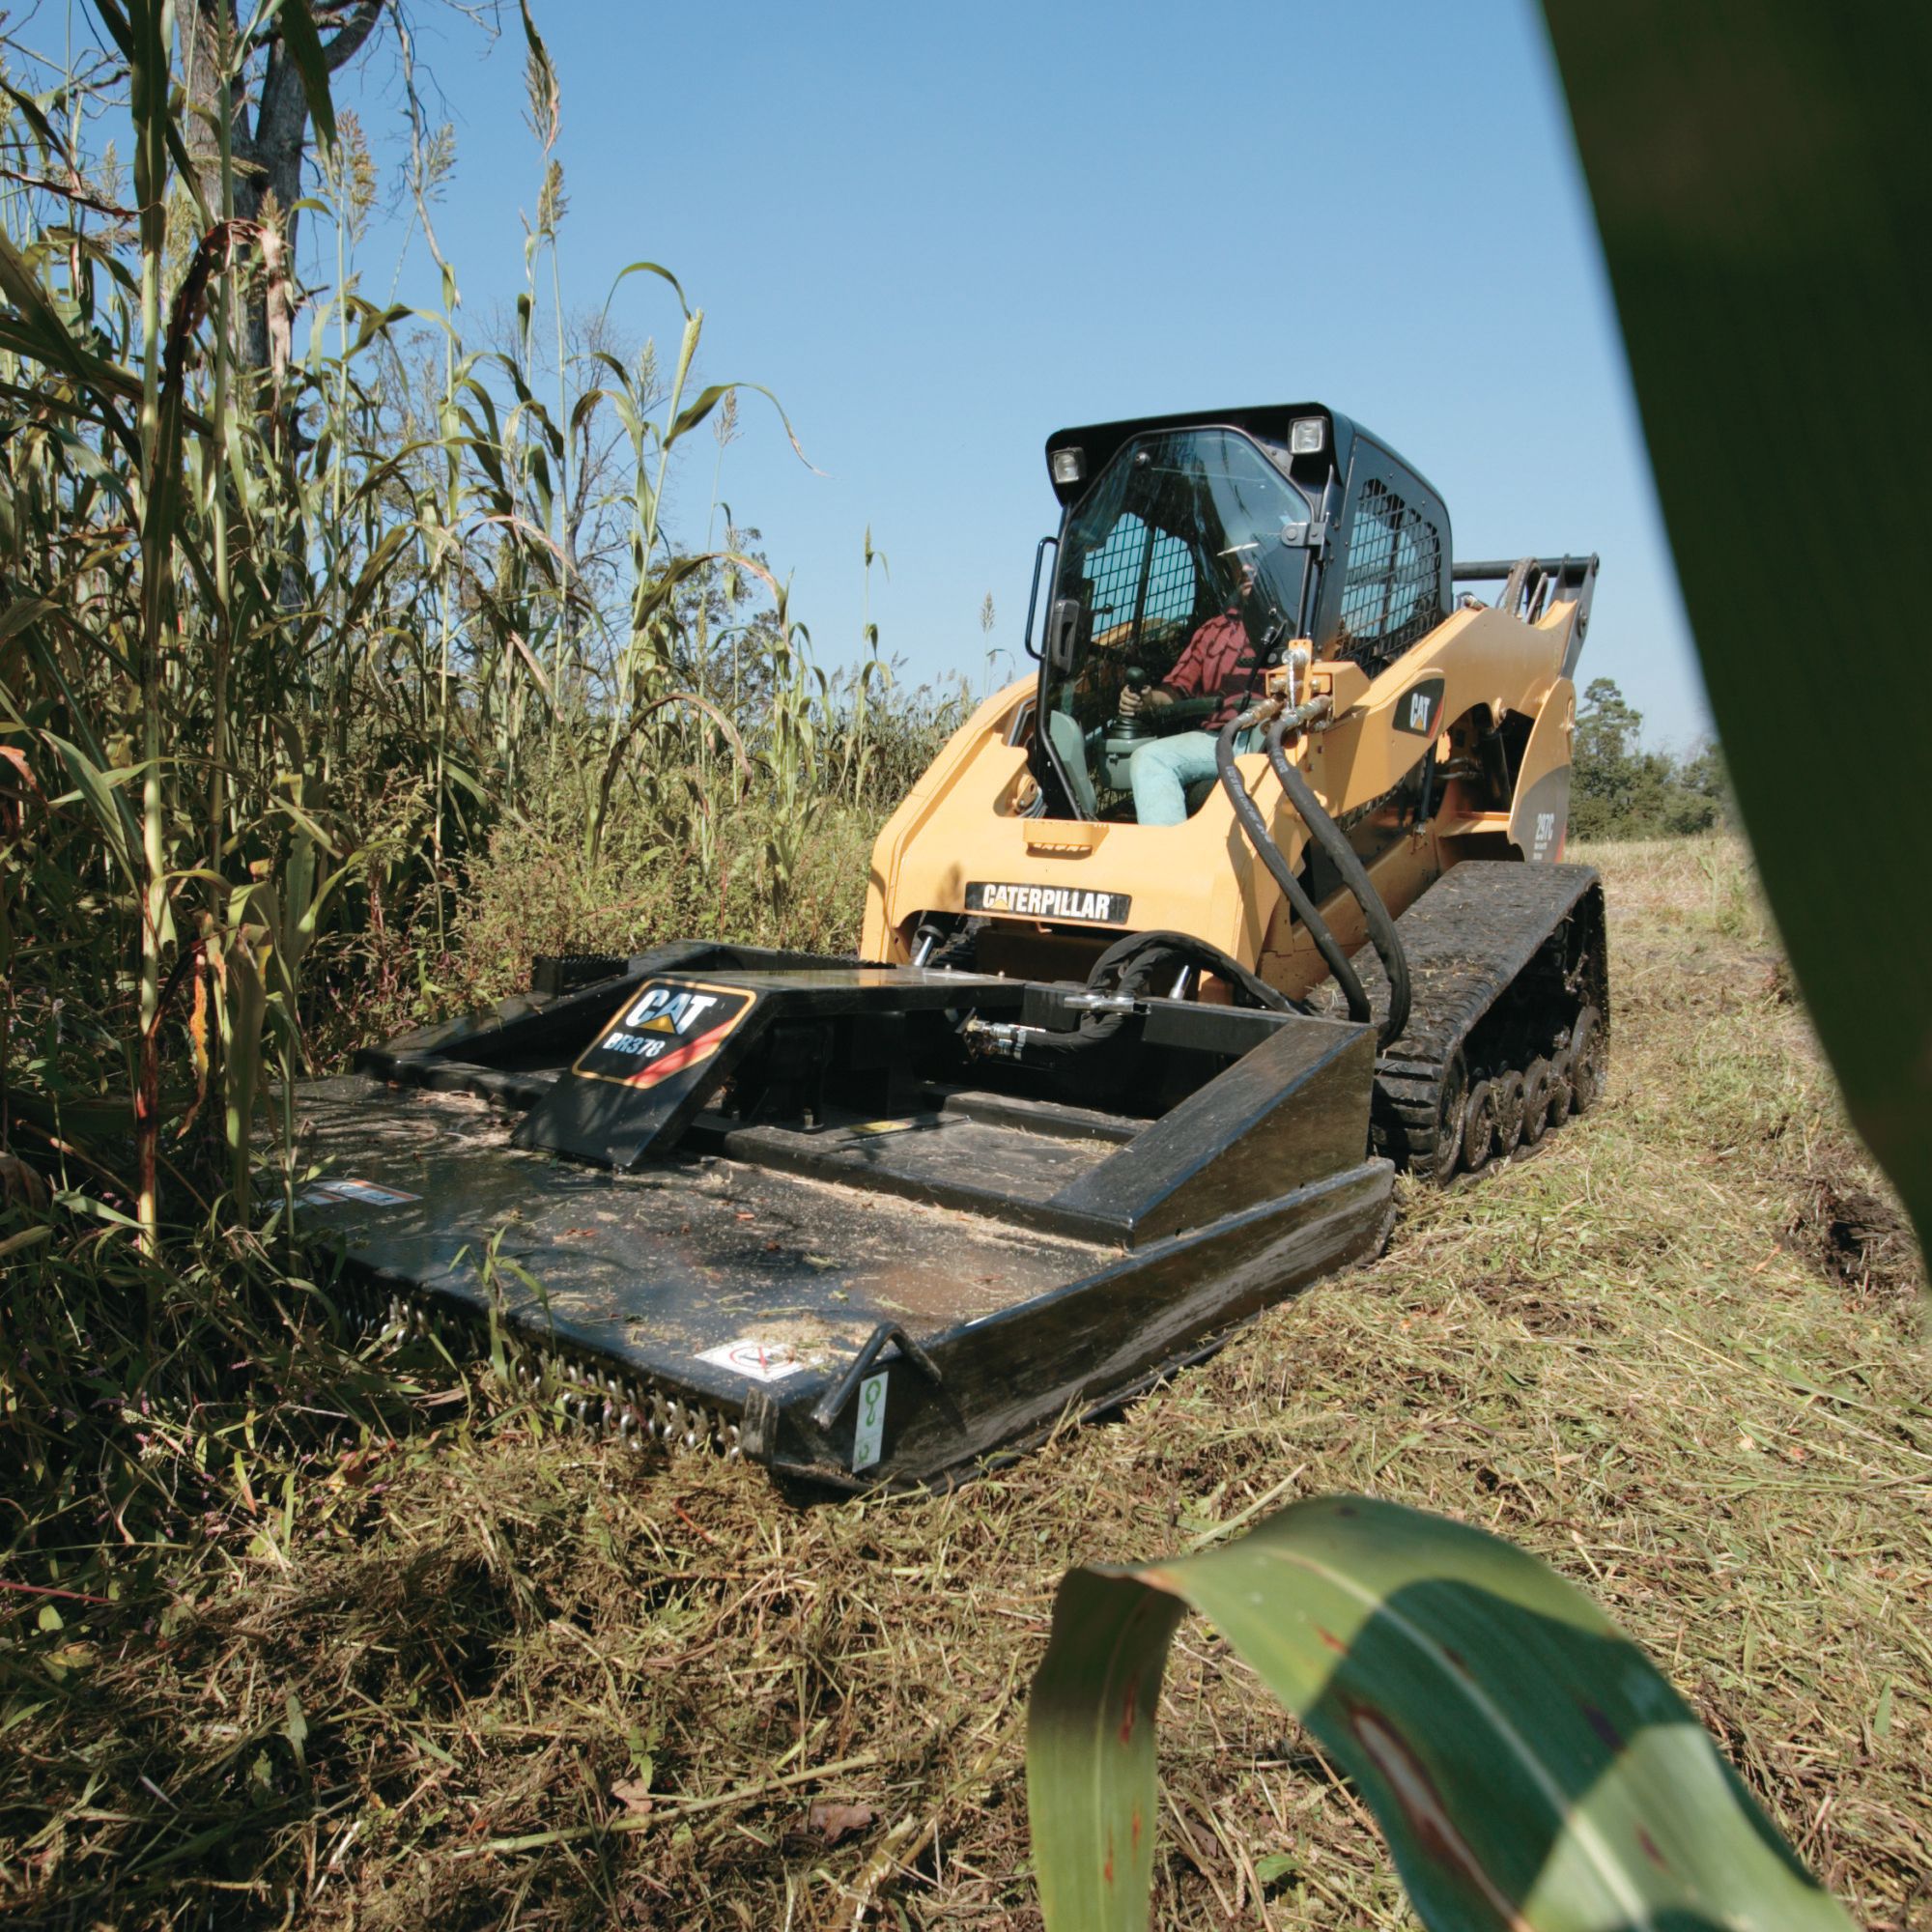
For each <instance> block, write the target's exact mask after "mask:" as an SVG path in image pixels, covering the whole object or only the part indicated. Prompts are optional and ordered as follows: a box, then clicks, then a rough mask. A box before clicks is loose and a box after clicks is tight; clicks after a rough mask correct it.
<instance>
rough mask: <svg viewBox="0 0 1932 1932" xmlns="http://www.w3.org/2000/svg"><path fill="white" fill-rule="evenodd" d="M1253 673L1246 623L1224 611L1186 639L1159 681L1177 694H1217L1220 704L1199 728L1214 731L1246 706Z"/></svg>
mask: <svg viewBox="0 0 1932 1932" xmlns="http://www.w3.org/2000/svg"><path fill="white" fill-rule="evenodd" d="M1244 660H1245V662H1244ZM1254 675H1255V653H1254V646H1253V644H1252V642H1251V640H1250V639H1249V637H1248V629H1247V626H1246V625H1245V624H1243V623H1242V622H1241V620H1240V617H1239V616H1238V615H1237V614H1236V612H1234V611H1222V613H1221V614H1220V615H1219V616H1218V617H1209V618H1208V621H1207V622H1206V623H1205V624H1203V625H1202V627H1201V628H1200V629H1199V630H1198V631H1196V632H1195V634H1194V635H1193V636H1192V637H1191V638H1189V639H1188V640H1187V648H1186V649H1185V650H1184V651H1182V652H1181V654H1180V655H1179V657H1178V658H1176V659H1175V661H1174V668H1173V669H1172V670H1171V671H1169V672H1168V674H1167V675H1166V676H1165V677H1164V678H1162V679H1161V683H1162V684H1163V685H1165V686H1166V687H1167V689H1168V690H1169V691H1171V692H1173V693H1174V695H1175V696H1177V697H1218V698H1219V699H1220V700H1221V701H1220V703H1218V704H1217V705H1216V706H1215V707H1214V709H1213V710H1212V711H1211V712H1209V713H1208V717H1207V719H1206V720H1205V721H1204V722H1203V725H1202V727H1201V728H1202V729H1203V730H1205V731H1218V730H1219V729H1220V728H1221V726H1222V725H1225V724H1226V723H1227V722H1228V720H1229V719H1231V718H1233V717H1235V716H1236V714H1237V713H1238V712H1239V711H1240V710H1241V709H1242V708H1243V707H1244V706H1245V705H1246V703H1247V700H1248V694H1249V693H1250V691H1252V689H1253V688H1254Z"/></svg>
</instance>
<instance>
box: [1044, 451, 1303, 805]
mask: <svg viewBox="0 0 1932 1932" xmlns="http://www.w3.org/2000/svg"><path fill="white" fill-rule="evenodd" d="M1309 515H1310V511H1309V506H1308V502H1307V500H1306V498H1305V497H1303V496H1302V495H1301V493H1300V492H1299V491H1298V490H1297V489H1295V487H1294V486H1293V484H1292V483H1291V482H1290V481H1289V480H1288V478H1287V477H1286V476H1284V475H1283V474H1282V472H1281V471H1280V470H1279V469H1276V468H1275V466H1274V465H1273V464H1272V463H1271V462H1270V461H1269V460H1268V459H1267V457H1266V456H1265V455H1264V453H1263V452H1262V450H1261V449H1260V448H1258V447H1257V446H1256V444H1255V443H1253V442H1252V441H1250V440H1249V439H1248V438H1247V437H1245V436H1243V435H1241V434H1240V433H1239V432H1237V431H1235V430H1227V429H1189V430H1169V431H1163V432H1159V433H1156V434H1151V435H1148V436H1144V437H1140V438H1137V439H1136V440H1133V441H1132V442H1129V443H1127V444H1125V445H1124V446H1123V447H1122V449H1121V450H1120V451H1119V452H1117V454H1116V455H1115V456H1114V458H1113V460H1112V462H1110V463H1109V464H1108V466H1107V468H1106V469H1104V470H1102V471H1101V473H1100V475H1099V476H1098V477H1096V478H1095V479H1094V485H1093V487H1092V489H1090V490H1089V491H1088V493H1087V495H1086V497H1084V498H1082V500H1081V503H1080V506H1079V508H1078V509H1077V510H1076V511H1075V512H1074V514H1073V516H1072V517H1071V519H1070V520H1069V522H1068V524H1067V526H1066V532H1065V538H1064V540H1063V542H1062V545H1061V551H1060V562H1059V567H1058V569H1057V571H1056V573H1055V582H1054V601H1053V605H1052V618H1051V623H1050V628H1049V649H1048V652H1047V656H1046V663H1045V667H1044V670H1043V673H1042V678H1041V697H1042V703H1041V713H1042V715H1043V716H1044V718H1045V720H1046V735H1047V743H1048V746H1049V747H1050V750H1051V753H1052V757H1053V762H1054V765H1055V767H1056V768H1057V770H1058V771H1059V774H1060V777H1061V780H1062V783H1063V786H1064V788H1065V792H1066V795H1067V798H1068V800H1069V801H1070V803H1071V805H1072V809H1073V811H1074V814H1075V815H1076V816H1077V817H1082V818H1089V819H1099V818H1107V819H1135V818H1138V819H1139V820H1140V821H1141V822H1142V823H1154V824H1163V823H1164V824H1172V823H1175V822H1177V821H1178V819H1179V818H1181V817H1185V816H1186V815H1187V814H1188V813H1189V812H1191V811H1192V810H1194V809H1195V808H1196V807H1197V806H1198V805H1199V804H1200V802H1201V799H1202V798H1203V797H1205V796H1206V794H1207V792H1208V790H1209V789H1211V787H1212V783H1213V775H1214V765H1213V733H1215V732H1217V731H1218V730H1219V729H1220V727H1221V725H1223V724H1225V723H1226V722H1227V721H1228V719H1230V718H1232V717H1234V716H1236V714H1237V713H1238V712H1239V711H1241V710H1242V709H1243V708H1244V706H1245V702H1246V699H1247V697H1248V696H1250V695H1251V694H1254V693H1258V692H1259V691H1260V689H1261V687H1262V676H1263V671H1264V668H1265V667H1266V665H1267V663H1268V662H1269V660H1270V659H1271V658H1273V657H1275V656H1276V655H1277V654H1278V653H1279V650H1280V648H1281V646H1282V645H1283V644H1284V643H1285V642H1286V641H1287V640H1288V639H1290V638H1291V637H1292V636H1293V634H1294V627H1295V622H1296V619H1297V617H1298V616H1299V613H1300V606H1301V591H1302V579H1303V572H1304V570H1305V568H1306V560H1307V556H1308V553H1307V551H1306V550H1305V549H1303V548H1301V547H1300V546H1299V545H1295V546H1293V547H1291V546H1289V545H1286V544H1284V543H1283V541H1282V538H1283V532H1284V531H1285V530H1287V529H1288V527H1289V526H1291V525H1296V524H1303V523H1306V522H1307V520H1308V518H1309ZM1150 746H1159V747H1160V749H1159V751H1158V752H1157V753H1156V752H1148V751H1144V749H1143V748H1145V747H1150ZM1137 753H1139V754H1141V755H1140V758H1139V762H1138V763H1136V754H1137Z"/></svg>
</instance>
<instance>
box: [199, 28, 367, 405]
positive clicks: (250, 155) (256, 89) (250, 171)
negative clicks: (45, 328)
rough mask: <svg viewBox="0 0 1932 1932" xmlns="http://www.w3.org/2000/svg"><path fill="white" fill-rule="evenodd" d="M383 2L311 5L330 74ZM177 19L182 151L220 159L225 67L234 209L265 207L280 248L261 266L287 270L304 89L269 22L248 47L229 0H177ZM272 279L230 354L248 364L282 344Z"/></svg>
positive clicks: (360, 40)
mask: <svg viewBox="0 0 1932 1932" xmlns="http://www.w3.org/2000/svg"><path fill="white" fill-rule="evenodd" d="M383 7H384V0H317V4H315V5H314V6H313V7H312V9H311V11H312V12H313V13H314V14H315V20H316V26H317V27H318V28H319V29H320V30H321V31H322V32H324V33H325V34H326V35H327V38H326V39H325V40H324V42H323V57H324V59H325V60H326V61H327V64H328V71H329V72H331V73H334V72H336V71H339V70H340V69H341V68H342V67H344V66H345V65H346V64H347V63H348V62H349V61H351V60H353V59H354V58H355V55H356V54H357V53H358V52H360V50H361V48H362V46H363V44H364V43H366V42H367V41H368V39H369V36H370V35H371V34H372V33H373V32H374V31H375V29H376V25H377V22H378V21H379V20H380V19H381V18H382V14H383ZM178 17H179V20H180V37H181V63H182V71H183V77H184V80H185V84H186V89H187V96H188V102H189V105H190V107H191V108H192V109H193V110H194V111H193V112H191V113H190V114H188V115H187V116H186V117H185V118H186V132H187V143H188V152H189V154H190V155H191V156H193V157H194V160H195V162H196V165H197V166H203V165H204V164H207V163H213V164H214V165H215V166H218V156H217V155H216V147H215V134H214V125H215V120H216V115H217V111H218V101H217V94H218V90H219V88H220V87H221V85H222V82H223V76H224V75H226V76H227V78H228V87H229V101H230V110H229V111H230V114H231V117H232V125H233V128H234V156H235V213H236V215H237V217H238V218H239V219H241V220H242V221H261V220H263V219H264V216H265V211H266V213H267V218H268V219H269V220H270V223H271V225H272V226H273V227H274V228H275V229H277V230H278V231H279V235H280V240H281V249H280V259H279V262H278V263H277V262H275V261H274V252H275V251H274V250H273V248H272V247H270V250H268V251H266V259H265V267H270V268H273V269H276V270H279V272H281V273H283V274H287V275H293V273H294V271H295V247H296V223H297V218H298V209H297V207H296V203H297V202H298V201H299V200H300V199H301V191H302V180H301V171H302V158H303V155H304V152H305V150H306V146H307V141H308V96H307V95H306V94H305V93H304V92H303V91H302V83H301V75H300V73H299V72H298V71H297V69H296V64H295V62H294V61H292V60H291V59H290V58H289V53H288V49H287V48H286V47H285V46H284V45H283V44H282V38H281V36H280V35H279V34H278V33H275V32H274V31H272V30H270V32H269V33H266V34H263V35H260V36H258V37H257V38H256V39H255V40H254V41H253V42H251V43H249V45H248V46H247V47H246V48H245V49H237V48H236V46H235V42H236V39H237V37H238V35H239V34H240V31H241V29H240V28H239V26H238V25H237V23H236V18H235V0H181V10H180V14H179V16H178ZM331 27H332V28H333V30H334V31H333V32H332V33H331V32H329V31H328V30H329V29H330V28H331ZM238 56H239V57H238ZM271 278H272V277H271V275H270V274H265V275H264V277H263V284H262V286H261V287H259V288H256V289H254V290H252V291H251V292H250V294H249V298H248V301H247V304H246V307H245V309H244V311H243V315H242V319H241V340H240V342H239V343H238V344H237V360H238V361H239V362H240V363H241V366H242V367H243V368H246V369H250V370H255V371H265V370H272V369H274V368H275V367H276V365H277V356H276V353H275V352H276V349H277V347H278V346H279V347H281V348H282V349H283V350H284V352H286V344H281V345H278V344H277V343H276V341H275V339H274V335H273V334H272V333H271V330H270V286H269V284H270V280H271Z"/></svg>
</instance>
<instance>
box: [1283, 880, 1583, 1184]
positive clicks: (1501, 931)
mask: <svg viewBox="0 0 1932 1932" xmlns="http://www.w3.org/2000/svg"><path fill="white" fill-rule="evenodd" d="M1396 933H1397V936H1398V937H1399V938H1400V939H1401V941H1402V946H1403V951H1404V952H1406V954H1407V957H1408V972H1409V984H1410V998H1411V1005H1410V1009H1409V1018H1408V1025H1407V1027H1406V1029H1405V1030H1404V1032H1403V1034H1402V1036H1401V1037H1399V1038H1397V1039H1395V1040H1393V1041H1391V1042H1390V1045H1389V1048H1388V1051H1387V1052H1385V1053H1384V1054H1382V1055H1381V1057H1380V1058H1379V1059H1378V1061H1377V1062H1376V1094H1375V1105H1374V1109H1373V1112H1372V1115H1371V1123H1372V1124H1371V1136H1372V1139H1373V1143H1374V1148H1375V1151H1376V1152H1378V1153H1380V1154H1386V1155H1387V1156H1388V1158H1389V1159H1391V1160H1393V1161H1394V1162H1395V1163H1396V1165H1397V1166H1399V1167H1407V1168H1415V1169H1417V1170H1420V1171H1422V1172H1425V1173H1427V1172H1430V1171H1433V1170H1435V1169H1436V1167H1437V1166H1438V1161H1437V1155H1438V1152H1440V1153H1441V1154H1442V1156H1443V1158H1444V1160H1445V1161H1446V1160H1447V1159H1448V1158H1449V1154H1448V1150H1447V1149H1446V1148H1438V1137H1439V1135H1440V1134H1441V1133H1442V1132H1443V1131H1453V1132H1454V1133H1456V1134H1457V1135H1459V1136H1460V1134H1461V1132H1462V1109H1461V1108H1460V1107H1459V1108H1458V1109H1457V1110H1456V1114H1457V1118H1456V1120H1455V1121H1454V1122H1449V1123H1447V1124H1446V1127H1445V1123H1444V1122H1442V1100H1443V1092H1444V1088H1445V1085H1447V1084H1449V1083H1451V1082H1456V1081H1458V1080H1459V1078H1460V1081H1461V1083H1463V1090H1464V1091H1465V1092H1466V1091H1468V1090H1469V1089H1471V1088H1473V1087H1474V1085H1475V1083H1476V1082H1477V1081H1478V1080H1481V1079H1487V1078H1491V1077H1492V1076H1494V1075H1495V1074H1498V1073H1501V1072H1504V1071H1507V1070H1508V1069H1509V1068H1512V1067H1514V1068H1517V1069H1518V1070H1520V1069H1521V1068H1522V1067H1524V1066H1526V1065H1528V1064H1529V1062H1530V1061H1531V1060H1532V1059H1533V1058H1534V1057H1535V1056H1536V1055H1538V1054H1542V1055H1546V1056H1548V1055H1550V1054H1553V1053H1554V1052H1555V1051H1557V1050H1558V1049H1559V1048H1560V1047H1562V1046H1563V1045H1565V1044H1567V1042H1568V1037H1569V1032H1570V1029H1571V1027H1572V1026H1574V1024H1575V1023H1576V1018H1577V1012H1578V1011H1579V1010H1580V1009H1582V1007H1584V1006H1585V1005H1589V1006H1593V1007H1595V1008H1596V1009H1597V1013H1598V1015H1599V1025H1600V1026H1601V1028H1602V1030H1603V1040H1604V1042H1605V1044H1606V1043H1607V1040H1608V1035H1609V1020H1610V1009H1609V990H1608V985H1607V982H1606V979H1605V971H1604V889H1603V882H1602V880H1601V878H1600V877H1599V876H1598V874H1597V872H1596V870H1595V869H1594V868H1593V867H1589V866H1530V865H1524V864H1520V863H1519V862H1515V861H1506V860H1505V861H1497V860H1485V859H1470V860H1465V861H1464V862H1463V864H1462V865H1460V866H1457V867H1453V868H1452V869H1451V870H1450V871H1448V872H1446V873H1444V875H1443V876H1442V877H1441V878H1440V879H1438V880H1437V881H1436V882H1435V885H1433V886H1432V887H1431V888H1430V889H1429V891H1428V892H1426V893H1424V894H1423V895H1422V896H1421V897H1420V898H1419V899H1417V900H1416V902H1415V903H1414V904H1413V905H1412V906H1410V907H1409V909H1408V910H1407V911H1406V913H1404V914H1403V916H1402V917H1401V918H1400V919H1399V920H1397V921H1396ZM1355 965H1356V970H1357V971H1358V973H1359V974H1360V976H1361V980H1362V985H1363V989H1364V990H1365V991H1366V992H1367V993H1368V994H1369V997H1370V1000H1371V1001H1372V1002H1373V1003H1374V1004H1375V1005H1376V1006H1378V1007H1380V1006H1381V1005H1382V1004H1383V1003H1384V1002H1385V1001H1386V999H1387V993H1388V988H1387V982H1386V981H1385V980H1384V979H1383V978H1382V974H1381V965H1380V961H1379V960H1378V959H1377V958H1376V957H1375V954H1374V952H1373V950H1372V949H1371V948H1369V947H1366V946H1365V947H1363V948H1362V949H1361V951H1360V952H1358V953H1357V955H1356V958H1355ZM1331 993H1335V989H1334V988H1333V986H1332V982H1328V983H1324V984H1323V985H1322V986H1321V987H1318V988H1317V989H1316V992H1315V994H1314V996H1313V997H1314V1004H1315V1005H1316V1007H1317V1009H1318V1010H1320V1009H1323V1008H1324V1007H1325V1005H1326V1004H1327V1001H1328V996H1329V995H1330V994H1331ZM1335 1004H1336V1006H1337V1008H1338V1009H1339V1004H1340V1002H1339V994H1336V995H1335Z"/></svg>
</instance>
